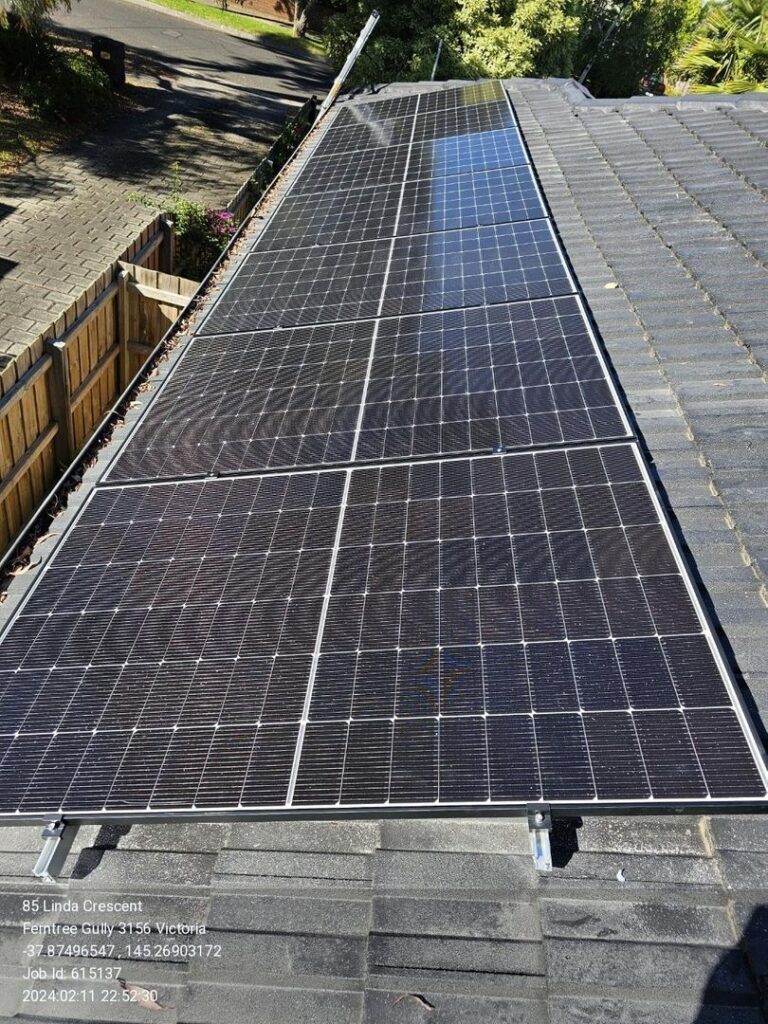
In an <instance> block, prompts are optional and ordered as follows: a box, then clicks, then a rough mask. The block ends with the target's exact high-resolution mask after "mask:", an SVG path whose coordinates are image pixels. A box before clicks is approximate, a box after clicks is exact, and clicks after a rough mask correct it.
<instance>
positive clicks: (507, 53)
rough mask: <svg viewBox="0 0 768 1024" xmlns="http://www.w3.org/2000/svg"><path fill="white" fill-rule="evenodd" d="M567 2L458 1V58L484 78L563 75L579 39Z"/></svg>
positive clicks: (576, 20)
mask: <svg viewBox="0 0 768 1024" xmlns="http://www.w3.org/2000/svg"><path fill="white" fill-rule="evenodd" d="M572 9H573V3H572V2H571V0H491V2H490V3H488V2H486V0H458V2H457V5H456V13H455V21H456V24H457V26H458V29H459V36H460V45H461V52H462V58H463V60H464V62H465V63H466V65H467V67H468V68H469V69H471V70H472V71H474V72H475V73H476V74H478V75H481V76H484V77H493V78H509V77H511V76H513V75H539V76H542V75H569V74H571V69H572V66H573V57H574V52H575V49H576V43H577V40H578V35H579V18H578V17H577V16H576V15H574V14H573V13H570V12H571V11H572Z"/></svg>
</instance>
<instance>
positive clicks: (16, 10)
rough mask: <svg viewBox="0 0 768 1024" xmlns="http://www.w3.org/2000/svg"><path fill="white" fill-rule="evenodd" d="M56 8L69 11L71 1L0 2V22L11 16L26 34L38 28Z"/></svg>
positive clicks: (15, 0)
mask: <svg viewBox="0 0 768 1024" xmlns="http://www.w3.org/2000/svg"><path fill="white" fill-rule="evenodd" d="M57 7H66V9H67V10H70V9H71V7H72V0H0V21H5V20H6V19H7V16H8V15H11V16H12V17H13V19H14V20H15V21H16V22H17V24H18V25H19V26H20V27H21V28H22V29H23V30H24V31H26V32H29V31H32V30H34V29H38V28H40V26H41V24H42V21H43V18H44V17H45V16H46V15H47V14H50V13H51V12H52V11H53V10H55V8H57Z"/></svg>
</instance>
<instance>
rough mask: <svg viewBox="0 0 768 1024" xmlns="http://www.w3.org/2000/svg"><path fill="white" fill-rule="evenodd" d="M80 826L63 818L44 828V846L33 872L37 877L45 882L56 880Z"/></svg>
mask: <svg viewBox="0 0 768 1024" xmlns="http://www.w3.org/2000/svg"><path fill="white" fill-rule="evenodd" d="M79 828H80V826H79V825H73V824H71V823H70V822H65V821H64V819H63V818H59V819H58V820H57V821H51V822H49V823H48V824H47V825H46V826H45V828H44V829H43V848H42V850H41V851H40V856H39V857H38V858H37V863H36V864H35V866H34V867H33V868H32V874H33V875H34V876H35V877H36V878H42V879H43V881H45V882H55V881H56V879H57V878H58V876H59V874H60V872H61V869H62V868H63V867H64V861H65V860H66V859H67V854H68V853H69V851H70V850H71V848H72V843H73V842H74V841H75V836H76V835H77V833H78V830H79Z"/></svg>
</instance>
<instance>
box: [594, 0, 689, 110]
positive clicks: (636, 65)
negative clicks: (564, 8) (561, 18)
mask: <svg viewBox="0 0 768 1024" xmlns="http://www.w3.org/2000/svg"><path fill="white" fill-rule="evenodd" d="M578 3H579V15H580V19H581V36H580V39H579V44H578V49H577V51H576V57H575V61H574V74H575V75H577V76H578V75H579V74H580V73H581V71H582V70H583V69H584V68H586V67H587V66H588V65H589V64H590V62H593V63H592V67H591V70H590V72H589V76H588V78H587V81H586V84H587V86H588V87H589V89H590V90H591V91H592V92H593V93H594V94H595V95H596V96H617V97H618V96H632V95H633V94H634V93H636V92H637V91H638V87H639V83H640V79H641V78H642V77H643V76H644V75H646V74H661V73H663V72H664V70H665V69H666V68H667V67H669V65H670V64H671V62H672V61H673V60H674V59H675V57H676V56H677V54H678V52H679V50H680V47H681V45H682V43H683V40H684V39H685V38H686V36H687V34H688V33H689V32H690V30H691V29H692V27H693V25H694V24H695V23H696V20H697V19H698V15H699V11H700V0H578ZM617 19H618V22H617V25H616V28H615V30H614V31H613V33H612V35H611V36H610V38H609V39H606V40H605V43H604V45H601V43H602V42H603V40H604V39H605V37H606V33H607V32H608V30H609V28H610V26H611V24H612V23H613V22H614V21H616V20H617Z"/></svg>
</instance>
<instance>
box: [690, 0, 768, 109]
mask: <svg viewBox="0 0 768 1024" xmlns="http://www.w3.org/2000/svg"><path fill="white" fill-rule="evenodd" d="M677 70H678V71H679V72H680V73H681V74H682V75H683V76H684V77H685V78H686V79H688V80H689V81H691V82H692V83H693V91H694V92H729V93H738V92H749V91H750V90H757V91H760V92H763V91H766V90H768V0H708V2H707V3H706V5H705V7H704V11H703V18H702V21H701V22H700V24H699V26H698V28H697V29H696V30H695V32H694V35H693V39H692V41H691V43H690V44H689V46H688V48H687V49H686V50H685V51H684V52H683V53H682V54H681V56H680V58H679V59H678V62H677Z"/></svg>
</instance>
